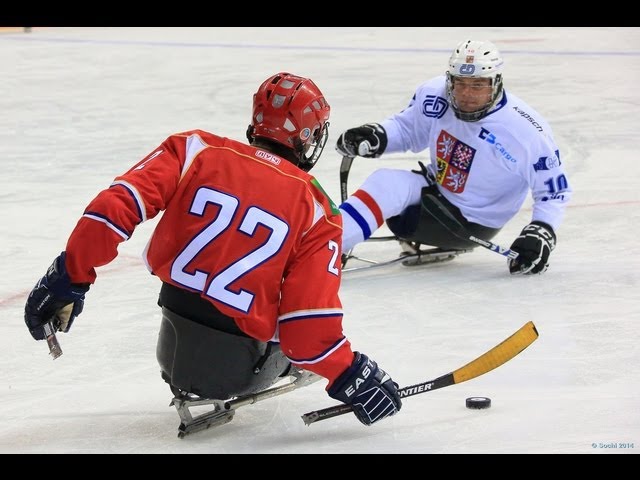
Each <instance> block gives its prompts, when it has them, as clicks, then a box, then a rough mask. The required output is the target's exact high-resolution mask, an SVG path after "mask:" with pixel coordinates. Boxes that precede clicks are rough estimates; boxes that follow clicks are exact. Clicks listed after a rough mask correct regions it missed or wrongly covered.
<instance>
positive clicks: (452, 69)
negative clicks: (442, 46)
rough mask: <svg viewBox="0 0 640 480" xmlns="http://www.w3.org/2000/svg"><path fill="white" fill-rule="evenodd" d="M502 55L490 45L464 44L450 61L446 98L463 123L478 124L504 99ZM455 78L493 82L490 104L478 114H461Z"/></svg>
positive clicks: (467, 41) (459, 45)
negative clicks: (456, 99)
mask: <svg viewBox="0 0 640 480" xmlns="http://www.w3.org/2000/svg"><path fill="white" fill-rule="evenodd" d="M503 64H504V60H503V59H502V55H500V52H499V51H498V49H497V48H496V46H495V45H494V44H493V43H491V42H486V41H478V40H465V41H463V42H460V43H459V44H458V46H457V47H456V49H455V50H454V51H453V53H452V54H451V57H450V58H449V69H448V70H447V97H448V98H449V104H450V105H451V108H452V109H453V111H454V112H455V114H456V117H458V118H459V119H460V120H464V121H466V122H475V121H478V120H480V119H481V118H482V117H484V116H485V115H486V114H487V112H488V111H489V110H491V109H492V108H493V107H494V106H495V105H496V103H498V101H500V99H501V98H502V65H503ZM455 77H466V78H469V77H471V78H474V77H475V78H490V79H491V87H492V89H493V92H492V95H491V101H489V102H488V103H487V104H486V105H485V106H484V107H483V108H481V109H480V110H477V111H475V112H462V111H460V109H459V108H458V106H457V105H456V101H455V98H454V96H453V82H454V80H455Z"/></svg>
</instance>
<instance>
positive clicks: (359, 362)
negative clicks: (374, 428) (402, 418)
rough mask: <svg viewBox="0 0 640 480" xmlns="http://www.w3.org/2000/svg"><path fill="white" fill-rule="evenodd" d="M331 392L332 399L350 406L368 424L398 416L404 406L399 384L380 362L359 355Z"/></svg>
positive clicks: (357, 354)
mask: <svg viewBox="0 0 640 480" xmlns="http://www.w3.org/2000/svg"><path fill="white" fill-rule="evenodd" d="M328 393H329V396H330V397H331V398H335V399H336V400H339V401H341V402H343V403H347V404H350V405H351V406H352V407H353V413H354V414H355V415H356V417H357V418H358V420H360V421H361V422H362V423H364V424H365V425H371V424H373V423H375V422H377V421H379V420H382V419H383V418H386V417H388V416H390V415H395V414H396V413H398V412H399V411H400V408H401V407H402V401H401V400H400V395H399V394H398V384H397V383H395V382H394V381H393V380H392V379H391V377H390V376H389V375H387V373H385V371H384V370H382V369H381V368H379V367H378V365H377V364H376V362H374V361H373V360H371V359H369V357H367V356H366V355H364V354H362V353H358V352H355V358H354V360H353V364H352V365H351V366H350V367H349V368H347V370H346V371H345V372H344V373H342V375H340V376H339V377H338V378H337V379H336V380H335V382H334V383H333V385H332V386H331V388H330V389H329V392H328Z"/></svg>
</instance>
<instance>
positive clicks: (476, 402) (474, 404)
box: [466, 397, 491, 410]
mask: <svg viewBox="0 0 640 480" xmlns="http://www.w3.org/2000/svg"><path fill="white" fill-rule="evenodd" d="M466 404H467V408H474V409H476V410H482V409H485V408H489V407H490V406H491V399H490V398H489V397H469V398H467V401H466Z"/></svg>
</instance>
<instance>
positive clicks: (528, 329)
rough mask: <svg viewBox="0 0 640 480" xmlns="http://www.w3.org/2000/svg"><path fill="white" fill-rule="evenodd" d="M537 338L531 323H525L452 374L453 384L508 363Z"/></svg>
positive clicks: (534, 327)
mask: <svg viewBox="0 0 640 480" xmlns="http://www.w3.org/2000/svg"><path fill="white" fill-rule="evenodd" d="M537 338H538V330H537V329H536V326H535V325H534V324H533V322H527V323H526V324H524V325H523V326H522V327H521V328H520V330H518V331H517V332H515V333H514V334H513V335H511V336H510V337H509V338H507V339H506V340H504V341H503V342H502V343H500V344H498V345H496V346H495V347H493V348H492V349H491V350H489V351H488V352H486V353H485V354H483V355H481V356H480V357H478V358H476V359H475V360H473V361H471V362H469V363H467V364H466V365H465V366H464V367H460V368H459V369H457V370H456V371H455V372H453V381H454V383H460V382H466V381H467V380H471V379H472V378H475V377H477V376H479V375H482V374H485V373H487V372H490V371H491V370H493V369H494V368H496V367H499V366H500V365H502V364H503V363H506V362H508V361H509V360H511V359H512V358H513V357H515V356H516V355H518V354H519V353H520V352H521V351H523V350H524V349H525V348H527V347H528V346H529V345H531V344H532V343H533V342H534V341H535V340H536V339H537Z"/></svg>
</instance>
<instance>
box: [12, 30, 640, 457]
mask: <svg viewBox="0 0 640 480" xmlns="http://www.w3.org/2000/svg"><path fill="white" fill-rule="evenodd" d="M467 38H473V39H489V40H491V41H493V42H494V43H495V44H496V45H497V46H498V48H499V49H500V50H501V51H502V54H503V56H504V58H505V62H506V65H505V74H504V77H505V88H506V89H507V91H508V92H509V91H510V92H513V93H515V94H516V95H518V96H520V97H521V98H523V99H524V100H525V101H527V102H528V103H529V104H530V105H531V106H532V107H534V108H535V109H537V110H538V111H539V112H540V113H541V114H543V115H544V116H545V117H546V119H547V120H548V121H549V122H550V124H551V126H552V128H553V130H554V133H555V137H556V141H557V143H558V145H559V146H560V149H561V154H562V160H563V162H564V164H565V168H566V171H567V176H568V179H569V182H570V184H571V185H572V187H573V189H574V197H573V200H572V202H571V204H570V206H569V207H568V209H567V213H566V217H565V221H564V223H563V225H562V226H561V228H560V229H559V230H558V245H557V248H556V250H555V251H554V252H553V254H552V257H551V267H550V269H549V271H548V272H547V273H546V274H545V275H542V276H537V277H512V276H510V275H509V274H508V271H507V267H506V262H505V259H504V258H503V257H501V256H499V255H496V254H495V253H492V252H490V251H488V250H485V249H482V248H479V249H477V250H475V251H474V252H472V253H469V254H467V255H463V256H461V257H459V258H458V259H455V260H454V261H452V262H450V263H445V264H441V265H435V266H431V267H420V268H408V267H404V266H402V265H394V266H389V267H385V268H380V269H377V270H370V271H366V272H350V273H346V274H345V275H344V277H343V286H342V301H343V304H344V309H345V317H344V328H345V333H346V334H347V335H348V336H349V338H350V339H351V341H352V343H353V346H354V348H355V349H357V350H361V351H363V352H366V353H367V354H369V355H370V356H371V357H372V358H374V359H375V360H377V361H378V362H379V363H380V365H381V366H382V367H383V368H385V369H386V370H387V371H388V372H389V373H390V374H391V375H392V377H393V378H394V380H396V381H397V382H398V383H399V384H400V385H402V386H404V385H410V384H414V383H419V382H423V381H426V380H429V379H433V378H436V377H438V376H440V375H442V374H445V373H448V372H450V371H452V370H454V369H456V368H458V367H460V366H462V365H464V364H465V363H467V362H468V361H470V360H471V359H473V358H475V357H477V356H478V355H480V354H481V353H483V352H485V351H486V350H488V349H489V348H491V347H493V346H494V345H495V344H497V343H498V342H500V341H501V340H503V339H504V338H506V337H507V336H509V335H510V334H511V333H512V332H514V331H515V330H517V329H518V328H519V327H520V326H521V325H523V324H524V323H525V322H527V321H529V320H532V321H533V322H534V323H535V324H536V325H537V327H538V330H539V332H540V338H539V339H538V340H537V341H536V342H535V343H534V344H533V345H532V346H530V347H529V348H528V349H527V350H525V351H524V352H523V353H522V354H520V355H519V356H517V357H516V358H514V359H513V360H511V361H510V362H508V363H507V364H505V365H503V366H501V367H499V368H498V369H496V370H494V371H492V372H490V373H487V374H486V375H484V376H481V377H478V378H476V379H473V380H471V381H468V382H465V383H462V384H459V385H454V386H451V387H448V388H444V389H441V390H437V391H434V392H431V393H428V394H424V395H418V396H415V397H411V398H408V399H406V400H405V402H404V405H403V408H402V411H401V412H400V413H399V414H398V415H397V416H395V417H393V418H391V419H387V420H385V421H384V422H381V423H378V424H376V425H374V426H372V427H369V428H367V427H364V426H362V425H361V424H360V423H359V422H358V421H357V420H356V418H355V417H354V416H353V415H347V416H343V417H338V418H334V419H330V420H327V421H324V422H320V423H317V424H314V425H311V426H305V425H304V423H303V422H302V420H301V418H300V415H301V414H303V413H305V412H308V411H310V410H314V409H319V408H323V407H327V406H330V405H333V404H335V401H333V400H331V399H330V398H329V397H328V396H327V395H326V394H325V392H324V386H325V382H324V381H323V382H319V383H316V384H314V385H311V386H309V387H306V388H304V389H300V390H298V391H295V392H293V393H290V394H288V395H285V396H282V397H277V398H273V399H270V400H266V401H264V402H261V403H257V404H255V405H251V406H248V407H244V408H242V409H240V410H239V411H238V413H237V414H236V417H235V419H234V420H233V421H232V422H231V423H229V424H227V425H224V426H221V427H218V428H215V429H209V430H207V431H204V432H200V433H197V434H194V435H192V436H189V437H187V438H185V439H178V438H177V436H176V434H177V426H178V423H179V418H178V415H177V413H176V411H175V409H174V408H173V407H170V406H169V401H170V399H171V393H170V391H169V389H168V387H167V385H166V384H165V383H164V382H163V381H162V380H161V378H160V374H159V367H158V365H157V362H156V358H155V347H156V339H157V333H158V327H159V321H160V312H159V309H158V307H157V305H156V300H157V293H158V289H159V281H158V280H157V279H156V278H154V277H152V276H151V275H149V273H148V272H147V270H146V268H145V267H144V264H143V262H142V260H141V253H142V250H143V248H144V246H145V244H146V241H147V239H148V238H149V235H150V233H151V232H152V229H153V227H154V225H155V221H156V220H152V221H149V222H147V223H146V224H143V225H141V226H140V227H138V229H137V230H136V233H135V234H134V236H133V238H132V239H131V240H129V241H128V242H126V243H124V244H122V245H121V247H120V256H119V257H118V258H117V259H116V260H115V261H114V262H112V263H111V264H110V265H108V266H106V267H104V268H101V269H99V271H98V280H97V282H96V284H95V285H94V286H93V287H92V288H91V290H90V292H89V293H88V294H87V300H86V304H85V310H84V313H83V314H82V315H81V316H80V317H79V318H78V319H77V320H76V322H75V324H74V326H73V328H72V330H71V332H70V333H68V334H60V335H58V337H59V340H60V343H61V345H62V348H63V350H64V355H63V356H62V357H60V358H59V359H57V360H55V361H52V359H51V357H50V356H49V355H48V354H47V347H46V344H44V342H38V343H36V342H35V341H33V340H32V338H31V336H30V335H29V333H28V331H27V329H26V328H25V325H24V322H23V306H24V301H25V299H26V296H27V294H28V292H29V291H30V289H31V288H32V286H33V285H34V283H35V282H36V280H37V279H38V278H39V277H40V276H42V275H43V274H44V273H45V270H46V268H47V267H48V266H49V265H50V263H51V261H52V260H53V258H54V257H55V256H56V255H58V254H59V253H60V251H61V250H63V249H64V246H65V243H66V240H67V237H68V235H69V233H70V232H71V230H72V229H73V227H74V226H75V224H76V222H77V220H78V219H79V218H80V215H81V214H82V212H83V210H84V207H85V206H86V204H87V203H88V202H89V201H90V200H91V199H92V198H93V197H94V196H95V195H96V194H97V193H98V192H99V191H100V190H101V189H103V188H106V187H107V186H108V185H109V184H110V183H111V181H112V179H113V178H114V177H116V176H117V175H119V174H121V173H123V172H124V171H126V170H128V169H129V168H130V167H131V166H132V165H133V164H135V163H136V162H138V161H139V160H140V159H142V158H143V157H144V156H146V155H147V154H148V153H150V152H151V151H152V150H153V149H154V148H155V147H156V146H157V145H159V144H160V143H161V142H162V141H163V140H164V139H165V138H166V137H167V136H168V135H170V134H172V133H175V132H180V131H185V130H191V129H195V128H199V129H204V130H209V131H211V132H214V133H216V134H219V135H224V136H229V137H232V138H235V139H239V140H243V139H244V138H245V130H246V127H247V125H248V123H249V120H250V114H251V97H252V95H253V93H254V91H255V90H256V88H257V86H258V85H259V84H260V83H261V82H262V81H263V80H264V79H265V78H267V77H268V76H269V75H271V74H273V73H276V72H278V71H291V72H293V73H297V74H300V75H303V76H308V77H311V78H313V79H314V81H315V82H316V83H317V84H318V86H319V87H320V88H321V90H322V91H323V92H324V94H325V95H326V98H327V100H328V101H329V103H330V104H331V107H332V115H331V127H330V138H329V143H328V145H327V148H326V149H325V153H324V155H323V157H322V158H321V160H320V162H319V164H318V165H317V166H316V168H315V169H314V170H313V173H314V175H315V176H316V177H317V178H318V180H319V181H320V183H321V184H322V185H323V186H324V188H325V190H326V191H327V192H328V193H329V195H330V196H331V197H332V198H333V199H334V200H335V201H338V200H339V198H340V191H339V181H338V167H339V164H340V156H339V155H338V153H337V152H335V150H334V149H333V146H334V144H335V141H336V139H337V137H338V135H339V133H340V132H341V131H343V130H344V129H346V128H349V127H353V126H357V125H360V124H362V123H366V122H372V121H380V120H382V119H384V118H385V117H386V116H388V115H390V114H392V113H395V112H397V111H399V110H401V109H402V108H404V106H406V104H407V103H408V101H409V99H410V98H411V96H412V95H413V92H414V89H415V88H416V87H417V86H418V85H419V84H420V83H422V82H423V81H424V80H426V79H429V78H431V77H433V76H436V75H439V74H442V73H443V72H444V71H445V68H446V64H447V59H448V57H449V54H450V52H451V50H452V49H453V48H454V47H455V45H456V44H457V43H458V42H459V41H461V40H464V39H467ZM0 63H1V64H2V65H3V72H4V73H3V75H2V80H1V81H0V111H1V112H2V115H0V158H1V161H2V175H1V176H0V206H1V208H0V239H1V241H0V263H1V264H2V275H0V314H1V315H2V319H3V321H2V322H0V365H1V367H0V403H1V404H2V408H1V409H0V453H622V454H624V453H639V452H640V373H639V372H640V370H639V369H638V366H640V350H639V348H638V344H639V333H640V323H639V322H640V274H639V270H640V256H639V255H638V251H637V250H638V239H639V238H640V213H639V207H640V194H639V193H638V192H639V189H638V185H639V182H640V180H639V177H640V162H639V161H638V151H639V145H640V144H639V143H638V142H639V141H638V132H639V131H640V120H639V119H638V118H639V117H638V111H639V110H640V90H639V89H638V85H639V84H640V29H639V28H616V29H613V28H587V27H583V28H535V29H533V28H491V29H470V28H464V29H462V28H461V29H452V28H392V27H389V28H366V27H359V28H355V27H353V28H336V27H323V28H321V27H313V28H305V29H303V28H267V27H262V28H249V27H246V28H238V27H234V28H203V27H201V28H34V29H33V31H32V32H31V33H23V32H20V31H18V32H10V31H5V32H2V33H0ZM426 157H427V152H423V153H422V154H419V155H413V154H406V155H391V156H389V157H386V158H383V159H377V160H372V159H363V158H358V159H356V160H355V162H354V164H353V168H352V171H351V176H350V179H349V181H350V184H349V186H350V189H351V190H353V189H355V188H356V186H357V185H359V184H360V183H361V182H362V181H363V180H364V179H365V178H366V176H367V175H368V174H369V173H370V172H372V171H373V170H374V169H376V168H379V167H383V166H384V167H397V168H403V169H411V168H415V167H416V165H417V160H420V159H425V158H426ZM530 215H531V208H530V200H528V203H527V204H525V207H524V209H523V210H522V211H521V212H520V213H519V214H518V216H517V217H516V218H514V219H513V220H512V221H511V222H510V223H509V224H507V226H506V227H505V228H504V229H503V230H502V231H501V232H500V234H499V235H498V236H497V237H496V238H495V239H494V241H495V242H496V243H499V244H502V245H505V246H509V245H510V244H511V242H512V241H513V239H514V238H515V236H517V234H518V233H519V231H520V229H521V228H522V227H523V226H524V225H526V224H527V223H528V222H529V220H530ZM356 248H357V251H358V252H359V253H361V254H363V255H365V254H366V255H369V256H376V257H381V258H382V257H388V258H393V257H394V256H396V255H398V253H399V251H400V250H399V247H398V245H397V244H394V243H384V244H367V245H361V246H358V247H356ZM309 288H313V285H310V286H309ZM480 395H482V396H489V397H491V399H492V401H493V405H492V408H491V409H489V410H484V411H473V410H469V409H466V408H465V402H464V400H465V398H466V397H468V396H480ZM622 444H626V445H627V448H623V447H622ZM631 445H633V447H631ZM614 446H615V447H616V448H614Z"/></svg>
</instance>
